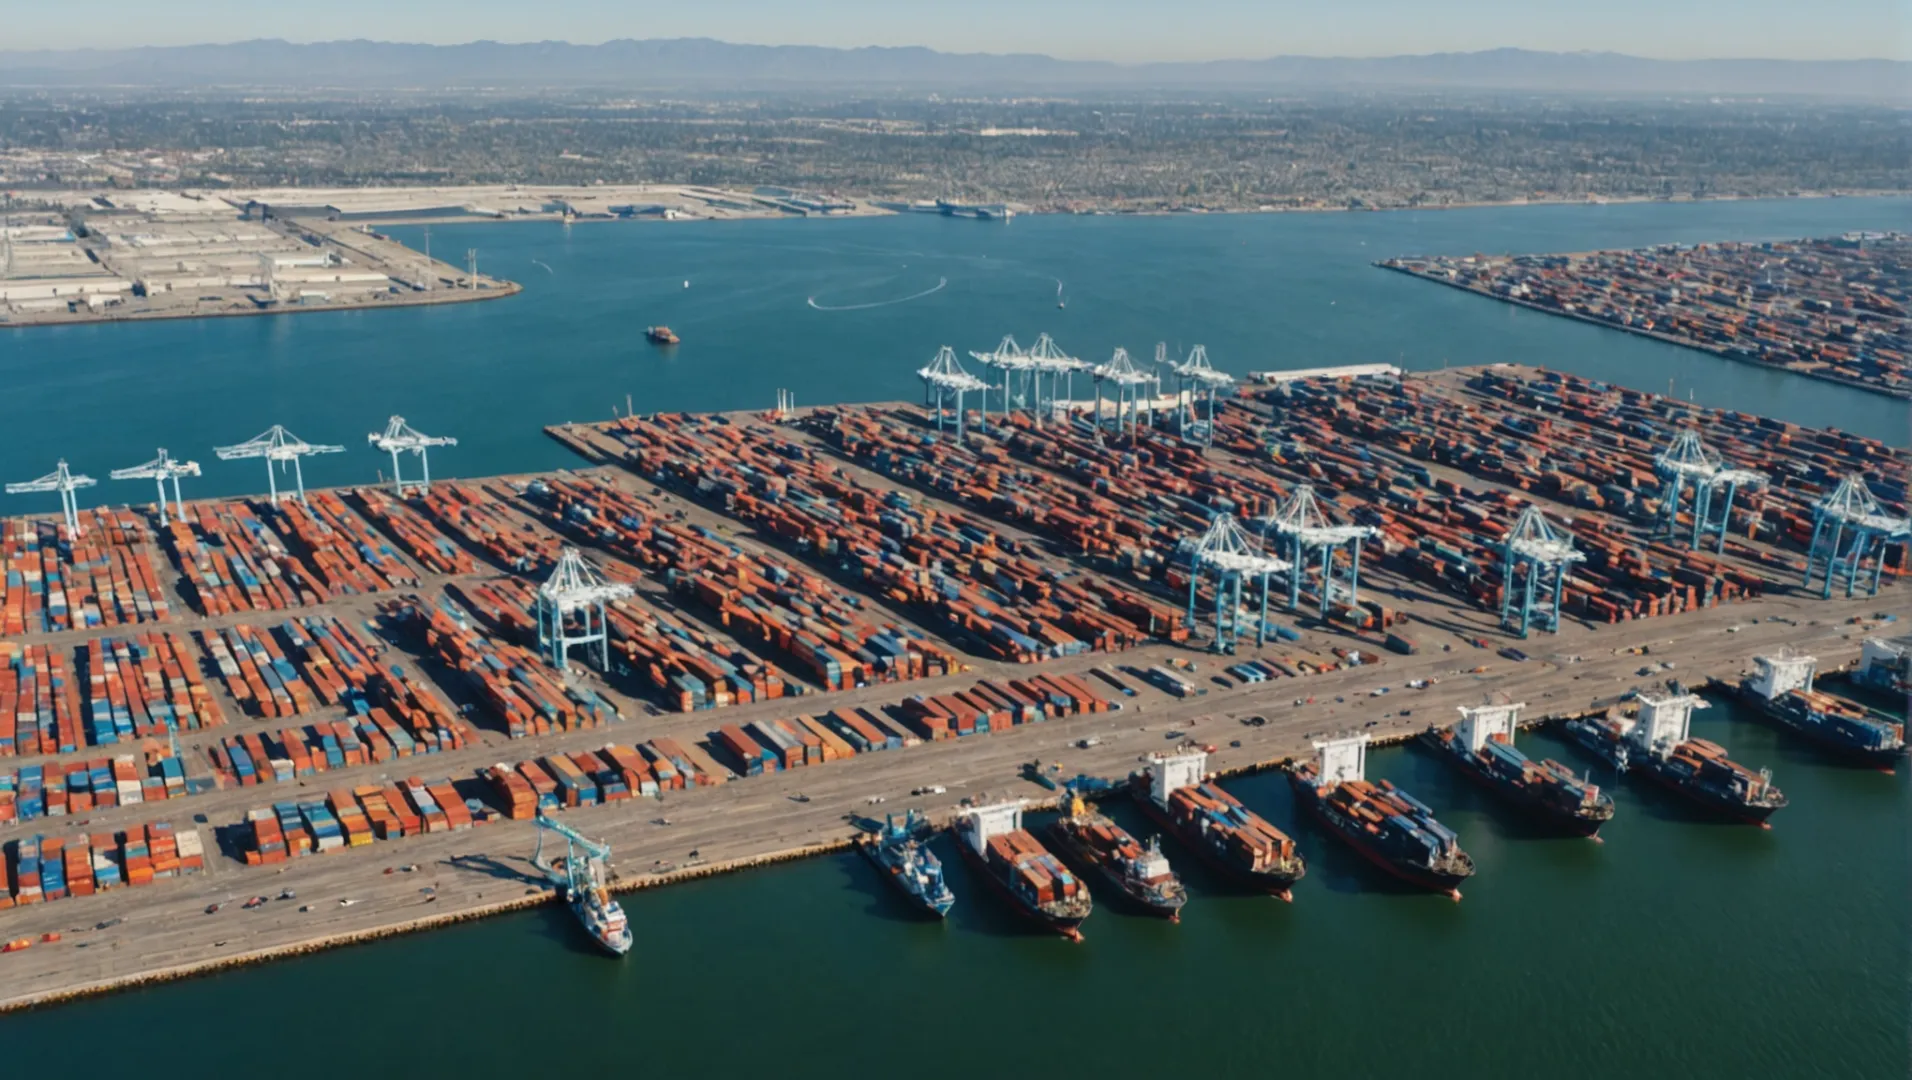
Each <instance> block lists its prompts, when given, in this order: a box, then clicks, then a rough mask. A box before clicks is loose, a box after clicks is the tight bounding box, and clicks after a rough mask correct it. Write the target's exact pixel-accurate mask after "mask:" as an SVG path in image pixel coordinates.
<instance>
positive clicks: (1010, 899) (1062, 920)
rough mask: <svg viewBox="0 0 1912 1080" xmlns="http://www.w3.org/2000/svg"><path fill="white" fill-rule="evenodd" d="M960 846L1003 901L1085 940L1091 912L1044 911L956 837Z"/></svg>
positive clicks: (1044, 925) (1034, 920) (1054, 930)
mask: <svg viewBox="0 0 1912 1080" xmlns="http://www.w3.org/2000/svg"><path fill="white" fill-rule="evenodd" d="M956 849H957V850H958V851H961V852H962V853H963V861H964V862H966V863H968V864H969V867H970V869H972V870H974V871H975V872H976V876H978V877H980V878H982V879H983V880H984V881H986V882H988V883H989V887H990V888H991V889H993V890H995V892H996V894H997V895H998V896H1001V897H1002V898H1003V902H1004V903H1007V904H1008V905H1009V907H1010V908H1011V910H1013V911H1015V912H1016V913H1017V914H1018V915H1021V916H1022V917H1023V918H1025V919H1027V920H1028V921H1030V922H1032V923H1034V924H1036V925H1037V926H1040V927H1042V928H1043V929H1045V930H1048V931H1050V932H1051V933H1055V934H1060V935H1062V936H1063V937H1066V938H1068V939H1070V940H1072V941H1080V940H1082V924H1083V922H1084V921H1085V920H1087V919H1088V917H1089V916H1088V914H1087V913H1084V914H1082V915H1079V916H1071V915H1061V914H1058V913H1056V912H1052V911H1044V910H1043V909H1042V908H1041V907H1038V906H1036V905H1034V904H1031V903H1029V902H1028V901H1026V900H1024V899H1023V898H1022V897H1020V896H1017V895H1016V891H1015V890H1014V889H1011V888H1010V887H1009V885H1008V883H1007V882H1005V881H1003V880H1002V878H1000V877H998V876H997V875H996V870H995V868H994V867H992V866H990V865H989V862H988V860H986V859H984V858H983V857H982V856H981V855H979V854H977V852H976V850H975V849H974V848H972V847H970V846H969V845H968V844H967V843H965V842H964V841H963V838H962V837H960V836H959V837H957V838H956Z"/></svg>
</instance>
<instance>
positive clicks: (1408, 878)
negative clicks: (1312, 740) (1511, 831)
mask: <svg viewBox="0 0 1912 1080" xmlns="http://www.w3.org/2000/svg"><path fill="white" fill-rule="evenodd" d="M1288 785H1289V786H1290V787H1292V788H1294V790H1295V801H1296V802H1299V803H1300V804H1301V806H1302V808H1303V809H1305V810H1307V811H1308V816H1309V817H1311V818H1313V819H1314V820H1315V822H1316V823H1317V824H1319V825H1320V826H1321V827H1322V828H1323V829H1326V830H1327V831H1328V832H1329V833H1331V834H1333V835H1334V836H1335V837H1336V838H1337V839H1339V840H1340V841H1342V842H1343V843H1345V844H1347V845H1348V846H1349V847H1351V848H1353V849H1354V850H1355V851H1356V852H1357V853H1359V854H1360V856H1361V857H1362V858H1364V859H1366V860H1367V861H1369V862H1371V863H1373V864H1374V865H1375V866H1378V867H1380V868H1381V869H1382V870H1385V871H1387V872H1388V873H1389V874H1390V875H1392V876H1393V877H1395V878H1398V879H1399V880H1401V881H1405V882H1407V883H1408V884H1410V885H1413V886H1416V887H1418V888H1422V889H1426V890H1428V891H1430V892H1437V893H1441V894H1443V895H1446V896H1451V897H1453V898H1454V899H1456V900H1458V899H1460V896H1461V891H1460V886H1461V882H1463V881H1466V880H1467V879H1468V877H1470V876H1471V875H1468V874H1444V873H1441V872H1439V871H1436V870H1429V869H1427V868H1426V867H1421V866H1415V865H1413V864H1411V863H1404V862H1402V861H1401V860H1399V859H1395V858H1392V857H1390V856H1389V855H1388V854H1387V853H1386V852H1384V851H1381V850H1379V849H1377V848H1376V847H1375V846H1374V845H1372V844H1370V843H1368V842H1367V841H1366V840H1365V839H1363V838H1362V837H1360V836H1359V835H1357V834H1355V833H1353V832H1351V831H1349V830H1347V829H1343V828H1342V827H1341V825H1340V823H1339V822H1337V821H1335V820H1334V819H1333V818H1331V817H1329V816H1328V815H1327V814H1326V813H1325V812H1323V810H1322V809H1321V797H1320V796H1318V795H1316V794H1315V790H1314V785H1313V784H1310V783H1308V782H1307V781H1305V780H1303V779H1301V778H1300V777H1298V776H1296V775H1295V774H1294V773H1289V774H1288Z"/></svg>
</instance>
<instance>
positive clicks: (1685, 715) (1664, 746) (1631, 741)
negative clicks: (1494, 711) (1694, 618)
mask: <svg viewBox="0 0 1912 1080" xmlns="http://www.w3.org/2000/svg"><path fill="white" fill-rule="evenodd" d="M1672 691H1673V692H1672V693H1669V694H1664V695H1654V694H1642V695H1640V709H1639V712H1638V714H1637V715H1634V716H1626V715H1621V714H1609V715H1607V716H1606V717H1604V718H1602V719H1598V720H1569V721H1567V727H1566V731H1567V734H1569V735H1571V736H1572V737H1573V738H1574V740H1575V741H1576V742H1578V743H1580V744H1581V745H1582V746H1585V747H1586V748H1587V749H1589V750H1591V751H1593V752H1594V753H1595V754H1598V755H1600V756H1601V757H1602V758H1605V759H1606V760H1607V761H1608V762H1610V763H1611V764H1612V765H1613V766H1614V767H1615V768H1617V769H1621V770H1624V771H1626V772H1627V773H1629V774H1631V775H1641V776H1645V777H1646V778H1647V779H1649V780H1652V781H1653V782H1654V783H1656V784H1659V785H1660V786H1662V787H1664V788H1666V789H1667V790H1668V791H1671V792H1672V793H1673V794H1675V795H1678V796H1680V797H1681V798H1683V799H1686V800H1688V801H1689V802H1692V803H1694V804H1695V805H1697V806H1699V807H1701V808H1703V809H1705V810H1708V811H1710V812H1712V813H1716V814H1721V815H1724V816H1726V817H1730V818H1734V819H1736V820H1739V821H1745V822H1749V823H1751V824H1754V825H1758V826H1760V827H1761V828H1771V827H1772V826H1771V825H1770V824H1769V823H1768V822H1767V820H1766V819H1767V818H1769V817H1771V816H1772V815H1773V814H1774V813H1775V812H1777V811H1779V810H1782V809H1784V808H1785V806H1786V795H1785V793H1784V792H1782V791H1780V790H1779V789H1778V788H1777V787H1775V786H1773V774H1772V772H1771V770H1768V769H1761V770H1759V771H1758V772H1757V773H1755V772H1753V771H1752V770H1751V769H1748V768H1747V767H1745V766H1744V765H1741V764H1739V763H1738V762H1736V761H1734V760H1732V759H1731V758H1728V757H1727V756H1726V750H1725V748H1724V747H1722V746H1720V745H1719V744H1718V743H1714V742H1708V741H1707V740H1705V739H1695V738H1692V737H1691V735H1690V729H1691V724H1692V718H1693V710H1694V709H1703V708H1706V707H1707V705H1706V702H1705V701H1703V700H1701V699H1700V698H1699V697H1697V696H1695V695H1693V694H1688V693H1686V692H1684V690H1682V689H1681V688H1680V687H1679V686H1678V685H1677V684H1675V685H1674V686H1673V688H1672Z"/></svg>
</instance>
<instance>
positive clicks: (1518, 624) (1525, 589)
mask: <svg viewBox="0 0 1912 1080" xmlns="http://www.w3.org/2000/svg"><path fill="white" fill-rule="evenodd" d="M1500 557H1501V591H1500V624H1501V625H1502V626H1504V627H1507V628H1509V629H1517V630H1519V632H1520V636H1521V637H1526V636H1527V629H1528V627H1529V626H1530V625H1532V624H1533V623H1539V624H1540V625H1541V627H1542V628H1543V629H1546V630H1550V631H1553V632H1555V633H1558V632H1559V631H1560V594H1561V593H1562V592H1564V591H1565V590H1566V587H1567V570H1568V568H1569V567H1571V566H1572V565H1573V564H1574V563H1577V562H1581V561H1583V560H1584V559H1586V556H1585V555H1583V554H1581V553H1580V552H1578V551H1576V550H1574V546H1573V536H1572V534H1571V533H1568V532H1566V531H1564V530H1556V529H1555V528H1554V527H1553V524H1552V523H1551V522H1549V521H1548V520H1547V515H1545V514H1543V513H1541V512H1540V508H1539V507H1537V506H1533V505H1529V506H1528V507H1527V508H1526V509H1525V510H1522V511H1521V512H1520V517H1519V518H1517V519H1515V521H1514V527H1513V528H1512V529H1510V530H1508V532H1507V537H1506V539H1504V540H1502V541H1501V546H1500ZM1516 612H1518V616H1519V617H1518V619H1516V617H1515V615H1516Z"/></svg>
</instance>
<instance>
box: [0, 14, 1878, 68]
mask: <svg viewBox="0 0 1912 1080" xmlns="http://www.w3.org/2000/svg"><path fill="white" fill-rule="evenodd" d="M8 6H9V7H11V8H12V9H13V10H11V11H9V12H8V14H7V15H6V17H5V20H4V22H5V26H6V33H5V34H4V35H0V50H13V49H85V48H101V49H112V48H129V47H138V46H147V45H151V46H175V45H198V44H216V43H225V42H233V41H246V40H251V39H255V38H283V39H285V40H288V41H295V42H314V41H337V40H344V39H352V38H365V39H370V40H376V41H399V42H417V43H427V44H461V43H465V42H470V41H478V40H495V41H507V42H528V41H569V42H575V43H579V44H594V43H598V42H602V41H607V40H612V39H616V38H682V37H707V38H716V39H719V40H723V41H730V42H738V43H745V44H759V45H826V46H836V47H857V46H910V45H920V46H926V47H928V48H932V49H937V50H940V51H944V52H987V53H1044V54H1047V55H1050V56H1055V57H1059V58H1063V59H1070V60H1109V61H1116V62H1121V63H1142V62H1147V61H1178V60H1179V61H1189V60H1196V61H1199V60H1218V59H1254V58H1260V57H1267V56H1277V55H1307V56H1334V57H1369V56H1393V55H1401V54H1419V53H1435V52H1475V51H1480V50H1485V49H1495V48H1525V49H1539V50H1548V51H1557V52H1573V51H1583V50H1584V51H1594V52H1618V53H1627V54H1630V55H1634V56H1646V57H1655V58H1661V59H1669V60H1688V59H1721V58H1749V57H1757V58H1768V59H1795V60H1847V59H1864V58H1881V59H1896V60H1907V59H1912V15H1909V14H1907V6H1906V4H1905V3H1904V0H1814V2H1813V3H1800V2H1798V0H1675V2H1672V3H1668V2H1666V0H1606V2H1604V3H1597V4H1587V3H1578V2H1575V3H1566V2H1562V0H1449V2H1447V3H1428V2H1426V0H1339V2H1336V3H1324V2H1321V0H1314V2H1297V0H1179V2H1175V3H1163V2H1161V0H1150V2H1144V0H967V2H964V3H962V4H960V5H956V6H951V5H947V4H936V5H931V4H926V3H920V2H918V3H908V2H903V0H811V2H809V3H805V4H793V3H790V2H789V0H702V2H701V3H696V4H682V3H673V4H658V3H650V2H636V3H632V2H629V0H625V2H620V0H555V2H551V3H545V4H538V5H527V4H524V3H519V2H506V0H462V2H458V3H452V2H449V0H412V2H410V3H406V4H389V3H386V2H384V0H331V2H330V3H328V4H326V5H324V6H323V7H321V8H313V7H308V6H299V5H290V6H286V5H267V6H260V5H257V4H254V3H251V2H241V0H195V2H194V3H193V4H191V5H187V6H185V7H183V8H182V7H178V6H168V5H155V4H152V3H150V2H148V0H91V2H89V3H88V4H86V5H85V15H84V17H83V18H75V13H74V11H73V10H71V9H69V8H67V7H66V6H65V5H61V4H54V3H50V2H46V0H15V2H14V3H12V4H10V5H8Z"/></svg>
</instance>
